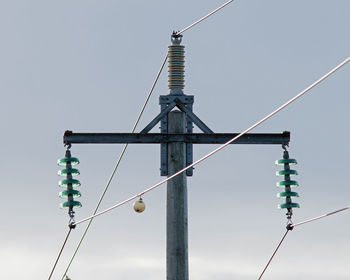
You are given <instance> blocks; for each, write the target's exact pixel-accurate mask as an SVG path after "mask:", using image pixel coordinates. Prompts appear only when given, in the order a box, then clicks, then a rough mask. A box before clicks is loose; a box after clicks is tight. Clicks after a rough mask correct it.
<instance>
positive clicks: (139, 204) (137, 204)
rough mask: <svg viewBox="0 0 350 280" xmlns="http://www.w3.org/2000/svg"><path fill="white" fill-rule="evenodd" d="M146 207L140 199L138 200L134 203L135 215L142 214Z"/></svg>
mask: <svg viewBox="0 0 350 280" xmlns="http://www.w3.org/2000/svg"><path fill="white" fill-rule="evenodd" d="M145 208H146V205H145V203H144V202H143V200H142V198H140V199H139V200H136V201H135V202H134V210H135V212H137V213H142V212H143V211H145Z"/></svg>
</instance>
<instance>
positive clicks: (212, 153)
mask: <svg viewBox="0 0 350 280" xmlns="http://www.w3.org/2000/svg"><path fill="white" fill-rule="evenodd" d="M349 61H350V57H348V58H347V59H345V60H344V61H343V62H341V63H340V64H338V65H337V66H336V67H334V68H333V69H332V70H330V71H329V72H328V73H327V74H325V75H323V76H322V77H321V78H320V79H318V80H317V81H315V82H314V83H312V84H311V85H310V86H308V87H307V88H305V89H304V90H303V91H301V92H300V93H298V94H297V95H296V96H294V97H293V98H291V99H290V100H288V101H287V102H286V103H284V104H283V105H281V106H280V107H278V108H277V109H276V110H274V111H273V112H271V113H270V114H268V115H267V116H265V117H264V118H262V119H261V120H260V121H258V122H256V123H255V124H253V125H252V126H250V127H249V128H247V129H246V130H244V131H243V132H241V133H240V134H238V135H237V136H236V137H234V138H232V139H231V140H229V141H227V142H226V143H225V144H223V145H221V146H220V147H218V148H216V149H215V150H213V151H212V152H210V153H209V154H207V155H205V156H204V157H202V158H200V159H199V160H197V161H195V162H193V163H192V164H190V165H188V166H186V167H185V168H183V169H181V170H180V171H178V172H176V173H174V174H173V175H171V176H169V177H167V178H166V179H164V180H162V181H160V182H159V183H157V184H155V185H153V186H151V187H149V188H147V189H146V190H144V191H142V192H140V193H138V194H136V195H134V196H132V197H130V198H128V199H126V200H124V201H122V202H120V203H118V204H116V205H114V206H112V207H110V208H107V209H106V210H104V211H101V212H99V213H96V214H94V215H92V216H90V217H87V218H85V219H82V220H80V221H78V222H76V223H75V225H78V224H81V223H83V222H86V221H88V220H91V219H93V218H94V217H97V216H100V215H102V214H105V213H107V212H109V211H111V210H113V209H115V208H117V207H119V206H121V205H123V204H125V203H127V202H129V201H131V200H133V199H135V198H137V197H140V196H142V195H144V194H145V193H148V192H150V191H152V190H153V189H155V188H157V187H159V186H160V185H162V184H164V183H166V182H167V181H169V180H171V179H173V178H174V177H176V176H178V175H179V174H181V173H182V172H184V171H186V170H187V169H189V168H191V167H193V166H195V165H197V164H199V163H201V162H202V161H204V160H206V159H207V158H209V157H211V156H212V155H214V154H215V153H217V152H219V151H220V150H222V149H224V148H225V147H226V146H228V145H229V144H231V143H232V142H234V141H235V140H237V139H238V138H240V137H241V136H243V135H244V134H246V133H248V132H249V131H251V130H252V129H254V128H255V127H257V126H259V125H260V124H262V123H263V122H265V121H266V120H268V119H269V118H271V117H272V116H274V115H275V114H277V113H278V112H279V111H281V110H283V109H284V108H285V107H287V106H288V105H290V104H291V103H293V102H294V101H295V100H297V99H298V98H300V97H301V96H303V95H304V94H305V93H307V92H308V91H310V90H311V89H312V88H314V87H315V86H317V85H318V84H320V83H321V82H322V81H324V80H325V79H327V78H328V77H329V76H330V75H332V74H333V73H335V72H336V71H337V70H339V69H340V68H341V67H343V66H344V65H345V64H346V63H348V62H349Z"/></svg>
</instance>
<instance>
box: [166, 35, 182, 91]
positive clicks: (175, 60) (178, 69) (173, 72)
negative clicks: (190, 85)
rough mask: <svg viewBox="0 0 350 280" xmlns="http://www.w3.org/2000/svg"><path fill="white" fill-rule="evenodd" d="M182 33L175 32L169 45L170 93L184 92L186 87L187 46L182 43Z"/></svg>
mask: <svg viewBox="0 0 350 280" xmlns="http://www.w3.org/2000/svg"><path fill="white" fill-rule="evenodd" d="M181 41H182V35H181V34H180V35H177V34H176V32H173V34H172V36H171V42H172V45H170V46H169V52H168V59H169V70H168V73H169V75H168V78H169V79H168V83H169V85H168V86H169V89H170V94H174V95H177V94H183V91H182V90H183V89H184V88H185V46H183V45H180V44H181Z"/></svg>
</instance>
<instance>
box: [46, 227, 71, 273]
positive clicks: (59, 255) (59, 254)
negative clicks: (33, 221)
mask: <svg viewBox="0 0 350 280" xmlns="http://www.w3.org/2000/svg"><path fill="white" fill-rule="evenodd" d="M73 228H74V227H69V231H68V233H67V236H66V238H65V239H64V242H63V245H62V247H61V250H60V252H59V253H58V256H57V258H56V261H55V264H54V265H53V267H52V270H51V273H50V276H49V278H48V280H50V279H51V276H52V274H53V273H54V271H55V268H56V265H57V263H58V261H59V259H60V257H61V254H62V252H63V249H64V247H65V246H66V243H67V240H68V237H69V235H70V233H71V231H72V229H73Z"/></svg>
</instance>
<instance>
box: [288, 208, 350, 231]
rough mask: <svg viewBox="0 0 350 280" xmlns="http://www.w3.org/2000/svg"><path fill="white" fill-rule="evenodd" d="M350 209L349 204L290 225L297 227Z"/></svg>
mask: <svg viewBox="0 0 350 280" xmlns="http://www.w3.org/2000/svg"><path fill="white" fill-rule="evenodd" d="M349 209H350V206H347V207H345V208H342V209H339V210H336V211H333V212H330V213H327V214H324V215H321V216H318V217H315V218H312V219H308V220H305V221H302V222H299V223H296V224H292V225H290V226H291V227H293V228H294V227H297V226H300V225H303V224H307V223H310V222H313V221H317V220H319V219H322V218H325V217H328V216H331V215H334V214H337V213H339V212H342V211H345V210H349Z"/></svg>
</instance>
